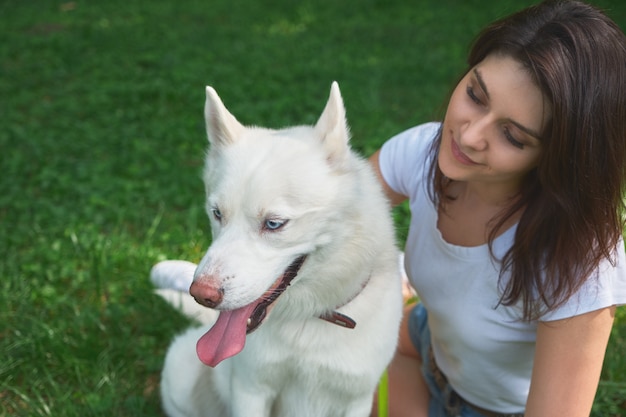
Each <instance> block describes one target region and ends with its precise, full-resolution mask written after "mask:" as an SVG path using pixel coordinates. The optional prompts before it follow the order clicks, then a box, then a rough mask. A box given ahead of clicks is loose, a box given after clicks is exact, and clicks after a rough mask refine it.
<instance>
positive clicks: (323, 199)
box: [190, 83, 354, 364]
mask: <svg viewBox="0 0 626 417" xmlns="http://www.w3.org/2000/svg"><path fill="white" fill-rule="evenodd" d="M205 121H206V127H207V134H208V137H209V142H210V148H209V153H208V155H207V160H206V168H205V175H204V179H205V184H206V189H207V202H206V209H207V213H208V215H209V217H210V219H211V228H212V232H213V243H212V244H211V246H210V248H209V250H208V251H207V253H206V254H205V256H204V258H203V259H202V261H201V262H200V264H199V265H198V268H197V270H196V273H195V276H194V282H193V284H192V287H191V289H190V292H191V294H192V295H193V296H194V297H195V298H196V300H197V301H198V302H199V303H201V304H203V305H205V306H207V307H211V308H216V309H219V310H222V313H221V316H224V317H223V318H222V320H223V321H222V322H221V323H218V324H216V325H215V326H214V328H215V327H217V328H220V329H219V330H215V329H214V331H216V332H217V331H220V332H222V334H221V336H220V337H221V338H228V337H226V336H224V334H226V333H228V334H230V332H231V330H232V329H231V328H233V327H238V328H239V329H238V330H237V332H238V335H239V336H237V342H236V343H235V344H237V343H238V344H240V345H241V346H240V347H239V348H238V349H239V350H240V348H242V347H243V344H242V343H243V340H242V339H241V332H242V331H243V338H245V332H246V331H247V332H250V331H252V330H254V329H255V328H256V327H257V326H258V325H259V324H260V323H261V322H262V320H263V319H264V317H265V314H266V311H267V310H266V309H267V308H268V306H269V305H270V304H271V303H272V302H274V301H275V299H276V298H277V297H278V296H279V295H280V293H282V291H284V290H285V289H286V288H287V286H289V285H290V283H291V281H292V280H296V281H297V277H296V275H297V273H298V270H299V269H300V267H303V268H306V266H307V262H306V258H307V256H309V255H311V254H312V253H314V252H315V251H317V250H319V249H320V248H322V247H324V246H326V245H328V244H329V243H330V242H332V241H333V240H334V239H335V238H336V237H337V236H336V233H337V231H336V229H337V228H336V227H334V225H333V223H334V222H337V221H338V217H339V216H342V217H344V218H345V215H340V214H336V213H337V212H341V210H349V209H350V207H342V204H343V201H344V200H345V201H346V203H345V205H347V204H348V203H347V201H348V200H347V199H345V198H343V197H342V193H345V192H346V191H345V190H346V189H348V188H349V187H346V184H345V182H344V181H348V177H349V176H347V175H345V174H346V172H347V171H349V170H350V169H352V167H351V166H352V163H353V158H354V157H353V155H352V153H351V151H350V148H349V145H348V141H349V131H348V127H347V124H346V119H345V109H344V105H343V100H342V98H341V94H340V92H339V87H338V85H337V83H333V84H332V87H331V91H330V97H329V99H328V102H327V104H326V107H325V109H324V111H323V112H322V115H321V116H320V118H319V120H318V122H317V123H316V125H315V126H297V127H291V128H285V129H279V130H273V129H266V128H259V127H246V126H244V125H242V124H241V123H239V122H238V121H237V119H236V118H235V117H234V116H233V115H232V114H231V113H230V112H229V111H228V110H227V109H226V107H225V106H224V104H223V103H222V101H221V100H220V98H219V97H218V95H217V93H216V92H215V90H213V88H211V87H207V89H206V105H205ZM331 207H332V210H331V209H330V208H331ZM333 213H335V214H333ZM334 216H335V217H334ZM303 265H304V266H303ZM294 282H295V281H294ZM241 328H243V330H241ZM207 336H208V335H207ZM205 337H206V336H205ZM229 337H230V336H229ZM233 338H234V336H233ZM201 340H202V339H201ZM208 343H209V341H208V339H207V340H205V342H204V344H205V345H207V344H208ZM210 343H214V341H211V342H210ZM201 344H202V343H199V347H198V353H199V355H200V357H201V359H202V357H203V355H204V356H205V359H206V360H204V359H203V361H204V362H205V363H208V364H212V363H215V361H216V360H217V361H219V360H221V359H222V358H223V356H232V354H231V351H235V353H237V352H238V351H239V350H237V349H235V348H233V347H232V346H229V347H221V348H220V347H218V348H216V349H226V350H228V353H219V352H218V353H215V352H211V353H207V352H208V350H209V349H208V348H207V349H201V348H200V346H201ZM201 351H202V352H201ZM233 354H234V353H233ZM216 357H219V358H220V359H215V358H216Z"/></svg>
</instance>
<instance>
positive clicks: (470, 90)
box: [465, 85, 482, 104]
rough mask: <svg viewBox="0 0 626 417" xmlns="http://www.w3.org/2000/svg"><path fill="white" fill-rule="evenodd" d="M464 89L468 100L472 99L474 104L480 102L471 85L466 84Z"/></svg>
mask: <svg viewBox="0 0 626 417" xmlns="http://www.w3.org/2000/svg"><path fill="white" fill-rule="evenodd" d="M465 91H466V92H467V95H468V97H469V98H470V100H472V101H473V102H474V103H476V104H482V102H481V101H480V99H479V98H478V96H477V95H476V93H475V92H474V89H473V88H472V86H469V85H468V86H467V89H466V90H465Z"/></svg>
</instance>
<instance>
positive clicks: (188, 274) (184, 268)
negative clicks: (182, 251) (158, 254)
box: [150, 260, 197, 292]
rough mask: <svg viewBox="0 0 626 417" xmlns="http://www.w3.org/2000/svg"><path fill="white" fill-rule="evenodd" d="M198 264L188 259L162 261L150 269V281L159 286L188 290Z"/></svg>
mask: <svg viewBox="0 0 626 417" xmlns="http://www.w3.org/2000/svg"><path fill="white" fill-rule="evenodd" d="M196 266H197V265H196V264H194V263H192V262H188V261H180V260H174V261H162V262H159V263H157V264H156V265H154V266H153V267H152V269H151V270H150V281H151V282H152V283H153V284H154V285H155V286H156V287H157V288H164V289H171V290H177V291H183V292H188V291H189V287H190V286H191V283H192V282H193V274H194V272H195V271H196Z"/></svg>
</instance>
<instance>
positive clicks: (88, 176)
mask: <svg viewBox="0 0 626 417" xmlns="http://www.w3.org/2000/svg"><path fill="white" fill-rule="evenodd" d="M530 3H531V2H530V1H522V0H518V1H515V0H481V1H478V0H471V1H464V2H460V1H453V0H420V1H414V2H409V1H406V0H388V1H381V0H362V1H338V0H304V1H299V2H292V1H289V0H266V1H243V0H212V1H203V0H189V1H171V0H152V1H139V0H125V1H121V0H109V1H98V2H96V1H87V0H85V1H49V0H46V1H44V0H29V1H17V0H13V1H11V0H1V1H0V97H1V99H0V150H1V151H0V152H1V156H0V174H1V179H0V253H2V260H1V261H0V416H9V415H10V416H67V417H71V416H80V417H85V416H159V415H161V411H160V406H159V398H158V378H159V372H160V368H161V364H162V360H163V356H164V353H165V350H166V348H167V345H168V342H169V340H170V339H171V338H172V336H173V335H174V334H175V333H176V332H178V331H180V330H181V329H183V328H184V327H185V326H186V325H187V323H188V322H187V320H186V319H184V318H183V317H182V316H181V315H179V314H178V313H177V312H175V311H174V310H172V309H171V308H169V307H168V306H167V305H166V304H165V303H164V302H162V301H161V300H160V299H159V298H157V297H156V296H154V295H153V294H152V293H151V289H152V288H151V285H150V283H149V281H148V272H149V270H150V267H151V266H152V265H153V264H154V263H155V262H157V261H159V260H162V259H167V258H181V259H188V260H192V261H197V260H199V258H200V257H201V255H202V253H203V251H204V250H205V249H206V247H207V246H208V244H209V236H210V235H209V230H208V222H207V220H206V216H205V214H204V208H203V204H204V202H203V194H204V191H203V185H202V183H201V181H200V173H201V169H202V160H203V154H204V150H205V146H206V138H205V134H204V122H203V119H202V106H203V103H204V86H205V85H207V84H208V85H212V86H214V87H215V88H216V89H217V91H218V92H219V94H220V96H221V97H222V99H223V100H224V102H225V103H226V105H227V106H228V107H229V108H230V110H231V111H232V112H233V113H234V114H236V115H238V116H239V118H240V120H241V121H242V122H243V123H249V124H260V125H265V126H274V127H280V126H284V125H290V124H300V123H314V122H315V120H316V118H317V116H318V114H319V113H320V112H321V110H322V107H323V105H324V103H325V100H326V98H327V95H328V90H329V88H330V84H331V82H332V81H333V80H337V81H338V82H339V84H340V86H341V89H342V93H343V95H344V100H345V104H346V107H347V113H348V119H349V122H350V124H351V127H352V133H353V142H352V143H353V145H354V147H356V148H357V149H358V150H359V151H360V152H362V153H363V154H364V155H368V154H370V153H372V152H373V151H374V150H375V149H376V148H377V147H378V146H380V145H381V144H382V142H383V141H385V140H386V139H387V138H389V137H390V136H392V135H393V134H395V133H398V132H400V131H401V130H403V129H405V128H407V127H410V126H412V125H414V124H417V123H421V122H424V121H428V120H432V119H435V118H437V117H439V116H440V115H441V110H442V104H443V103H444V102H445V97H446V95H447V94H448V92H449V88H450V87H451V85H452V83H453V82H454V81H455V80H456V78H457V76H458V75H459V72H460V71H461V70H462V69H463V67H464V56H465V52H466V50H467V46H468V44H469V42H470V40H471V39H472V37H473V36H474V35H475V34H476V32H477V31H478V30H479V28H480V27H481V26H482V25H483V24H485V23H486V22H488V21H490V20H492V19H494V18H496V17H498V16H501V15H503V14H506V13H508V12H511V11H513V10H516V9H519V8H521V7H523V6H525V5H528V4H530ZM596 4H600V5H602V6H605V7H607V8H609V9H610V15H611V16H612V17H613V18H614V19H615V20H616V21H617V22H618V23H619V24H620V25H621V26H622V28H624V27H626V3H625V2H623V1H622V0H613V1H608V0H607V1H602V2H597V3H596ZM395 214H396V220H397V224H398V229H399V235H400V239H401V237H402V235H403V234H404V233H405V232H406V220H407V216H406V210H405V209H402V208H400V209H399V210H397V212H396V213H395ZM624 351H626V313H625V312H624V309H620V310H619V311H618V320H617V322H616V325H615V328H614V331H613V334H612V338H611V341H610V346H609V349H608V353H607V359H606V362H605V366H604V371H603V375H602V381H601V383H600V388H599V391H598V395H597V401H596V404H595V406H594V416H618V415H626V403H625V402H624V398H626V357H625V355H623V352H624Z"/></svg>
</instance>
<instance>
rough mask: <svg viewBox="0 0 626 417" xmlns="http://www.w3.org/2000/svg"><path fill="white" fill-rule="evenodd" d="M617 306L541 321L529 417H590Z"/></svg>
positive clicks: (538, 331)
mask: <svg viewBox="0 0 626 417" xmlns="http://www.w3.org/2000/svg"><path fill="white" fill-rule="evenodd" d="M614 316H615V307H607V308H603V309H601V310H597V311H592V312H590V313H586V314H581V315H579V316H575V317H571V318H569V319H564V320H556V321H551V322H541V323H539V327H538V329H537V345H536V351H535V363H534V366H533V374H532V379H531V385H530V394H529V396H528V403H527V405H526V414H525V416H526V417H544V416H550V417H560V416H563V417H579V416H580V417H583V416H584V417H588V416H589V413H590V412H591V406H592V404H593V400H594V398H595V394H596V390H597V388H598V382H599V380H600V372H601V371H602V362H603V361H604V354H605V351H606V346H607V344H608V340H609V336H610V334H611V326H612V325H613V319H614Z"/></svg>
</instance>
